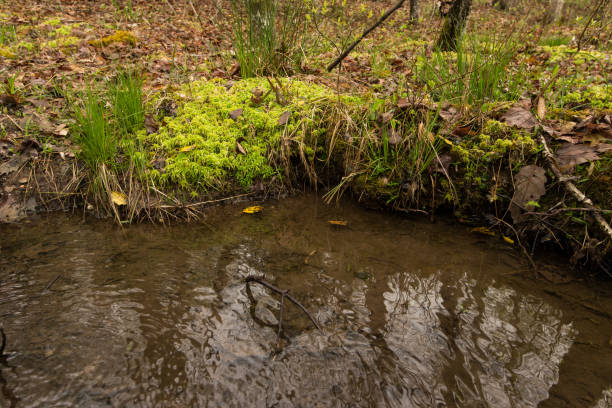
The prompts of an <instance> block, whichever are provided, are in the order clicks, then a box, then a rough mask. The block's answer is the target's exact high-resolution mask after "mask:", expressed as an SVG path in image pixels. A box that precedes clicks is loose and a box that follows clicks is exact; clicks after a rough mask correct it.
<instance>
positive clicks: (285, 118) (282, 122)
mask: <svg viewBox="0 0 612 408" xmlns="http://www.w3.org/2000/svg"><path fill="white" fill-rule="evenodd" d="M290 117H291V112H289V111H285V112H283V113H282V115H280V117H279V118H278V126H283V125H286V124H287V122H289V118H290Z"/></svg>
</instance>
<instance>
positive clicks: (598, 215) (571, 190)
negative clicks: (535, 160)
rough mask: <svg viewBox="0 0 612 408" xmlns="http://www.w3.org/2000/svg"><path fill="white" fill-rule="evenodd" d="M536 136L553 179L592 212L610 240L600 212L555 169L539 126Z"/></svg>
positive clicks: (605, 222) (610, 229)
mask: <svg viewBox="0 0 612 408" xmlns="http://www.w3.org/2000/svg"><path fill="white" fill-rule="evenodd" d="M536 134H537V135H538V138H539V139H540V143H541V144H542V148H543V153H544V157H545V158H546V160H547V161H548V166H549V167H550V169H551V170H552V172H553V174H554V175H555V177H556V178H557V179H558V180H559V181H560V182H561V183H563V186H564V187H565V189H566V190H567V191H568V192H569V193H570V194H571V195H573V196H574V198H575V199H576V200H578V201H579V202H581V203H582V204H584V206H585V207H587V208H588V209H589V210H590V211H592V212H593V217H595V221H597V223H598V224H599V226H600V227H601V229H602V230H603V232H605V233H606V234H607V235H608V237H609V238H610V239H611V240H612V228H611V227H610V224H608V222H607V221H606V219H605V218H604V217H603V216H602V215H601V210H600V209H599V208H597V207H595V204H593V201H591V199H590V198H588V197H587V196H586V195H584V193H583V192H582V191H580V190H579V189H578V187H576V185H575V184H574V183H572V182H571V181H569V180H568V179H567V178H566V177H564V176H563V173H561V170H559V167H557V163H556V162H555V157H554V156H553V154H552V152H551V151H550V148H549V147H548V143H547V142H546V139H545V138H544V133H543V132H542V127H541V126H538V127H537V129H536Z"/></svg>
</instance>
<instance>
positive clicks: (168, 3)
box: [165, 0, 176, 14]
mask: <svg viewBox="0 0 612 408" xmlns="http://www.w3.org/2000/svg"><path fill="white" fill-rule="evenodd" d="M165 2H166V4H167V5H168V7H170V10H172V14H176V10H174V7H173V6H172V4H170V2H169V1H168V0H165Z"/></svg>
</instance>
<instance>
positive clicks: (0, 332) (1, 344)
mask: <svg viewBox="0 0 612 408" xmlns="http://www.w3.org/2000/svg"><path fill="white" fill-rule="evenodd" d="M0 337H2V340H1V341H0V357H2V355H3V354H4V348H5V347H6V334H4V330H3V329H2V327H0Z"/></svg>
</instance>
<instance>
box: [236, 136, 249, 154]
mask: <svg viewBox="0 0 612 408" xmlns="http://www.w3.org/2000/svg"><path fill="white" fill-rule="evenodd" d="M244 140H245V138H244V137H241V138H238V140H236V151H237V152H238V153H240V154H243V155H245V156H246V154H247V151H246V149H245V148H244V147H242V145H241V144H240V142H242V141H244Z"/></svg>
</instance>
